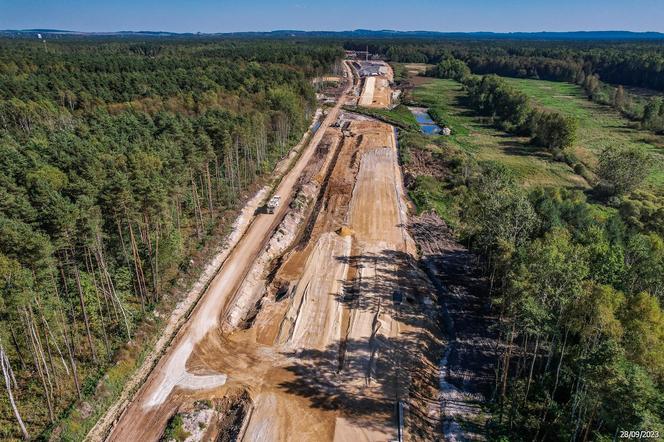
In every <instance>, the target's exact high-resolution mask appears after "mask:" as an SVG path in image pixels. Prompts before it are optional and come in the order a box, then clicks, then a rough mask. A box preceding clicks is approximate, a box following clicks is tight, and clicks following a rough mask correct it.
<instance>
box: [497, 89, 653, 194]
mask: <svg viewBox="0 0 664 442" xmlns="http://www.w3.org/2000/svg"><path fill="white" fill-rule="evenodd" d="M505 80H506V81H507V82H508V83H509V84H511V85H512V86H514V87H515V88H517V89H518V90H520V91H521V92H523V93H525V94H526V95H528V96H529V97H531V98H532V99H533V100H535V101H536V102H537V103H538V104H539V105H541V106H543V107H545V108H548V109H552V110H557V111H560V112H562V113H564V114H567V115H572V116H574V117H575V118H576V119H577V120H578V122H579V130H578V131H577V141H576V143H575V144H574V147H573V151H574V153H575V154H576V156H577V157H578V158H579V159H580V160H582V161H583V162H584V163H586V164H587V165H589V166H590V167H591V168H593V167H594V165H595V162H596V155H597V153H598V152H600V151H601V150H602V149H603V148H604V147H607V146H641V147H644V148H646V149H648V150H649V151H650V152H651V153H652V154H653V156H654V157H655V167H654V169H653V171H652V173H651V175H650V177H649V178H648V182H649V184H651V185H653V186H663V185H664V136H662V135H656V134H654V133H652V132H650V131H647V130H642V129H639V128H637V127H636V123H633V122H630V121H629V120H628V119H626V118H624V117H623V116H621V115H620V114H619V113H618V112H617V111H616V110H614V109H612V108H610V107H609V106H604V105H601V104H598V103H595V102H592V101H590V100H589V99H588V98H587V97H586V94H585V92H584V91H583V89H581V88H580V87H579V86H577V85H575V84H570V83H561V82H555V81H544V80H530V79H520V78H505Z"/></svg>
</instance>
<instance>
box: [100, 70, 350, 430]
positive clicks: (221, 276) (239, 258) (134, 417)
mask: <svg viewBox="0 0 664 442" xmlns="http://www.w3.org/2000/svg"><path fill="white" fill-rule="evenodd" d="M344 68H345V69H346V72H347V77H346V78H348V79H352V78H353V76H352V75H351V71H350V68H349V67H348V65H347V64H344ZM351 86H352V84H351V83H350V82H349V84H347V85H346V88H345V90H344V93H343V94H342V95H341V97H340V98H339V100H338V102H337V103H336V105H335V106H334V107H333V108H331V109H330V110H329V112H328V114H327V116H326V117H325V119H324V120H323V122H322V124H321V126H320V127H319V128H318V130H317V131H316V133H315V134H314V136H313V137H312V138H311V140H310V142H309V144H308V146H307V147H306V149H305V150H304V151H303V152H302V154H301V156H300V158H299V159H297V162H296V163H295V165H294V166H293V168H292V169H291V170H290V171H289V172H288V173H287V174H286V175H285V176H284V178H283V179H282V181H281V183H280V184H279V186H278V187H277V190H276V191H275V193H274V194H275V195H278V196H280V197H281V201H282V204H281V205H280V206H279V208H278V209H277V210H276V211H275V214H274V215H262V216H258V217H256V218H255V219H254V220H253V221H252V222H251V224H250V226H249V227H248V229H247V231H246V233H245V234H244V236H243V237H242V238H241V239H240V240H239V242H238V243H237V245H236V246H235V248H234V249H233V250H232V251H231V253H230V255H229V256H228V258H226V260H225V261H224V263H223V264H222V266H221V268H220V270H219V272H218V273H217V275H216V276H215V277H214V279H213V280H212V282H211V283H210V285H209V287H208V288H207V291H206V292H205V293H204V294H203V295H202V296H201V298H200V300H199V301H198V304H197V305H196V307H195V308H194V310H193V311H192V313H191V316H190V317H189V319H188V321H187V323H186V324H185V325H184V326H182V328H181V329H180V331H179V332H178V333H177V336H176V337H175V339H174V340H173V342H172V344H171V346H170V347H169V348H168V349H167V350H166V352H165V353H164V355H163V356H162V357H161V359H160V360H159V362H158V363H157V365H156V366H155V368H154V369H153V370H152V371H151V372H150V374H149V376H148V377H147V379H146V381H145V383H144V384H143V386H142V387H141V388H140V390H138V392H137V393H136V395H135V397H134V400H133V402H131V403H130V404H129V405H128V406H127V408H126V409H125V411H124V413H123V414H122V416H120V418H119V420H118V422H117V423H116V424H115V426H114V428H113V429H112V432H111V434H110V435H109V436H108V440H111V441H129V440H144V441H148V440H155V439H156V438H157V437H158V436H159V435H158V434H155V433H154V432H155V428H157V429H158V428H161V427H163V426H162V425H158V424H157V423H158V422H161V421H164V422H165V420H166V419H168V416H169V414H170V411H171V409H172V407H173V405H172V404H168V402H167V401H166V399H167V398H168V397H169V395H171V394H172V392H173V389H174V388H175V387H177V386H182V387H185V388H186V387H187V386H192V385H193V386H196V387H199V388H200V387H202V386H206V387H210V388H211V387H215V386H218V385H221V384H223V383H224V382H225V379H226V378H225V376H224V375H223V374H222V373H215V374H210V375H206V376H194V375H192V374H191V373H188V372H187V371H186V369H185V364H186V362H187V360H188V359H189V356H190V355H191V352H192V350H193V348H194V346H195V345H196V343H198V342H199V341H200V340H201V339H202V338H203V337H204V336H205V335H206V334H207V333H208V332H209V331H210V330H212V329H213V328H214V327H216V326H217V325H218V321H219V315H220V313H221V312H222V310H223V309H224V306H225V304H226V302H227V300H228V299H229V298H230V297H231V295H232V294H233V292H234V291H235V290H236V289H237V287H238V286H239V285H240V283H241V282H242V280H243V279H244V277H245V275H246V273H247V271H248V270H249V268H250V267H251V264H252V262H253V261H254V259H255V258H256V256H257V255H258V253H259V252H260V250H261V249H262V247H263V246H264V245H265V242H266V241H267V240H268V239H269V238H270V236H271V234H272V232H273V230H274V229H275V228H276V226H277V225H278V224H279V223H280V221H281V220H282V219H283V217H284V216H285V215H286V212H287V210H288V205H289V203H290V200H291V198H292V192H293V189H294V186H295V184H296V183H297V180H298V178H299V176H300V175H301V173H302V171H303V169H304V168H305V166H306V165H307V163H308V162H309V160H310V159H311V157H312V155H313V154H314V152H315V150H316V146H317V145H318V143H319V142H320V140H321V138H322V137H323V134H324V133H325V130H326V129H327V128H328V127H329V126H330V125H331V124H332V123H333V122H334V121H335V120H336V119H337V116H338V113H339V111H340V109H341V107H342V105H344V104H345V100H346V97H347V94H348V91H349V90H350V88H351ZM100 430H102V431H100ZM103 437H104V431H103V428H99V429H97V430H96V431H91V432H90V434H88V438H87V439H88V440H102V439H103Z"/></svg>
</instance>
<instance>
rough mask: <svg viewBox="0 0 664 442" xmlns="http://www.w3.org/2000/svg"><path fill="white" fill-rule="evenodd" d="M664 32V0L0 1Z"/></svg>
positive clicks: (308, 26) (269, 22) (257, 24)
mask: <svg viewBox="0 0 664 442" xmlns="http://www.w3.org/2000/svg"><path fill="white" fill-rule="evenodd" d="M34 28H40V29H44V28H48V29H64V30H75V31H100V32H101V31H139V30H150V31H170V32H235V31H271V30H277V29H297V30H352V29H360V28H362V29H394V30H428V31H443V32H459V31H466V32H471V31H494V32H518V31H520V32H537V31H577V30H627V31H659V32H664V0H453V1H449V0H382V1H380V0H336V1H331V0H328V1H306V0H242V1H239V0H237V1H230V0H106V1H102V0H0V29H34Z"/></svg>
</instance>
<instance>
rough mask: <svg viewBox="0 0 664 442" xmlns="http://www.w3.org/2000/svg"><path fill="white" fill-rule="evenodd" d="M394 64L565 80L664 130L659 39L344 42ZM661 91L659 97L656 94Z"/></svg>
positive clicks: (663, 77)
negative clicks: (459, 64)
mask: <svg viewBox="0 0 664 442" xmlns="http://www.w3.org/2000/svg"><path fill="white" fill-rule="evenodd" d="M367 44H368V46H369V48H370V49H369V50H370V51H372V52H376V53H380V54H382V55H384V56H385V57H387V58H388V59H390V60H391V61H393V62H404V63H429V64H435V65H438V64H439V63H445V62H446V60H450V59H459V60H461V61H463V62H464V63H466V64H467V66H468V67H469V68H470V70H471V71H472V72H473V73H475V74H478V75H487V74H496V75H500V76H504V77H517V78H534V79H542V80H551V81H565V82H569V83H574V84H578V85H580V86H581V87H583V88H584V90H585V91H586V93H587V95H588V97H589V98H590V99H592V100H593V101H596V102H598V103H601V104H606V105H610V106H612V107H614V108H615V109H617V110H618V111H620V112H622V113H623V114H625V115H626V116H627V117H629V118H630V119H633V120H635V121H638V122H639V123H640V124H641V125H642V127H644V128H646V129H650V130H654V131H658V132H660V131H664V99H662V97H661V94H645V95H644V94H642V93H640V92H638V93H635V92H630V91H629V90H627V89H626V87H627V86H632V87H638V88H646V89H650V90H652V91H657V92H664V49H663V48H662V45H661V44H660V43H657V42H575V41H568V42H556V41H546V42H533V41H500V40H497V41H490V40H482V41H478V40H466V41H461V40H449V41H439V42H431V41H424V40H412V41H406V42H390V41H368V42H366V43H360V42H347V43H346V44H345V46H346V47H348V48H352V49H363V48H364V47H366V46H367ZM658 95H659V96H658Z"/></svg>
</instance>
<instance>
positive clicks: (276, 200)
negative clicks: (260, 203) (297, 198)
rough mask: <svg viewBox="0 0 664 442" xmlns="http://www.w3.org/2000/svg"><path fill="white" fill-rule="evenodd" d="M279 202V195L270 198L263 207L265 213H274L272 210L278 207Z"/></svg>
mask: <svg viewBox="0 0 664 442" xmlns="http://www.w3.org/2000/svg"><path fill="white" fill-rule="evenodd" d="M280 201H281V197H280V196H279V195H275V196H273V197H272V198H270V201H268V202H267V204H266V205H265V211H266V212H267V213H274V209H276V208H277V207H279V202H280Z"/></svg>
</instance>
